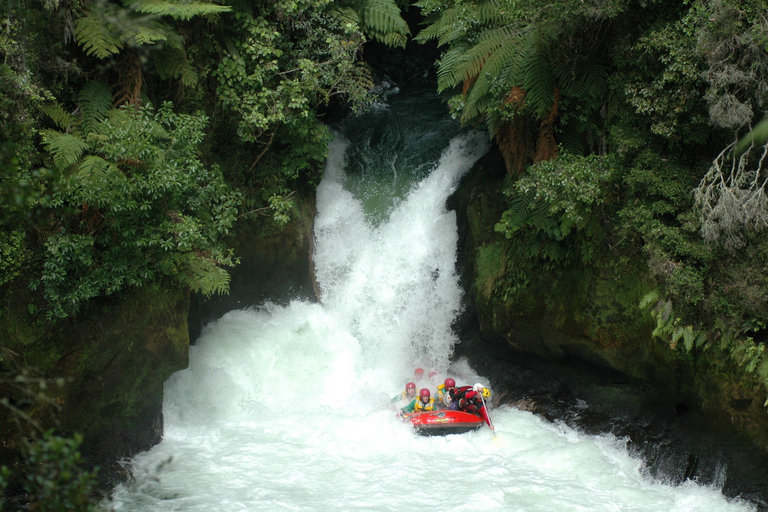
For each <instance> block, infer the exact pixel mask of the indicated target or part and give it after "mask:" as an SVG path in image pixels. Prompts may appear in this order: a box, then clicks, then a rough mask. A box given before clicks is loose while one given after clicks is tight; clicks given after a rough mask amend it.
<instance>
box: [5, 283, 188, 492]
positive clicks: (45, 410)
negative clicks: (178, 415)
mask: <svg viewBox="0 0 768 512" xmlns="http://www.w3.org/2000/svg"><path fill="white" fill-rule="evenodd" d="M11 297H13V298H14V299H15V300H13V301H10V300H9V301H8V302H7V303H6V304H7V308H6V310H5V311H4V313H5V314H4V315H3V318H2V324H1V325H2V331H3V332H5V333H6V336H7V339H8V342H9V343H8V347H7V348H8V351H7V352H6V354H4V355H5V357H4V361H3V370H4V371H5V372H6V375H13V374H14V373H15V372H16V371H17V369H22V368H24V367H28V368H31V369H32V371H31V373H30V374H29V376H30V377H31V378H33V379H35V378H46V379H49V383H50V382H55V381H56V380H61V381H62V382H63V384H62V385H50V384H49V385H48V386H46V388H45V389H39V388H38V387H37V385H35V384H32V385H30V386H28V387H27V389H28V390H32V391H37V390H39V391H40V393H41V394H44V395H45V396H46V397H47V398H48V401H46V400H40V399H38V400H35V401H30V400H28V399H27V397H25V395H24V393H23V391H22V390H21V388H19V387H14V386H10V385H9V383H8V382H5V384H4V387H5V389H4V390H3V391H4V393H3V394H4V395H6V393H7V395H6V396H9V397H10V398H11V401H12V402H13V403H16V404H17V405H18V407H19V408H20V409H22V410H23V411H24V412H25V413H26V414H28V415H29V417H30V418H31V419H33V420H34V421H35V422H36V423H37V424H38V425H39V427H40V428H41V429H42V430H47V429H50V428H55V429H56V430H57V432H60V433H62V434H64V435H71V434H72V433H74V432H79V433H82V434H83V436H84V442H83V445H82V447H81V451H82V452H83V455H84V457H85V458H86V460H87V461H88V462H89V463H90V464H94V465H98V466H100V467H101V472H100V474H101V477H102V479H103V480H104V481H113V480H115V479H117V478H119V477H120V472H121V467H120V466H119V464H118V461H119V460H120V459H121V458H123V457H127V456H131V455H133V454H135V453H136V452H138V451H141V450H145V449H147V448H149V447H150V446H152V445H153V444H155V443H157V442H158V441H159V439H160V437H161V436H162V391H163V382H164V381H165V379H167V378H168V377H169V376H170V375H171V374H172V373H174V372H176V371H178V370H180V369H182V368H186V366H187V364H188V354H189V335H188V332H187V311H188V307H189V298H188V294H187V293H186V292H185V291H183V290H181V289H174V290H162V289H159V288H145V289H141V290H136V291H134V292H133V293H132V294H131V295H130V296H129V297H127V298H126V299H124V300H120V301H117V300H109V301H103V302H102V303H100V304H99V306H98V307H96V308H95V310H94V311H93V312H92V314H90V315H89V316H88V317H87V318H81V319H79V320H78V321H77V322H65V323H63V324H61V325H58V326H57V327H55V328H50V326H46V325H41V324H37V323H34V322H33V321H31V320H30V319H29V318H28V317H27V314H28V313H27V310H26V308H27V301H26V300H25V297H24V296H23V294H21V295H19V294H18V293H16V294H14V292H11V291H9V292H8V295H7V296H6V298H8V299H10V298H11ZM38 398H39V397H38ZM0 428H2V439H3V450H2V452H1V453H2V463H3V464H7V465H9V466H10V467H13V466H14V465H15V463H16V462H17V461H18V460H20V448H21V446H22V443H23V439H24V438H25V437H27V436H28V435H29V434H30V432H31V431H32V429H33V427H32V425H30V424H28V423H26V422H23V421H22V422H19V421H18V416H16V415H14V414H10V413H6V414H5V415H4V417H3V419H2V423H0Z"/></svg>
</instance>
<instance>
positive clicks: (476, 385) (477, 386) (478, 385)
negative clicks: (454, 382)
mask: <svg viewBox="0 0 768 512" xmlns="http://www.w3.org/2000/svg"><path fill="white" fill-rule="evenodd" d="M484 387H485V386H483V385H482V384H480V383H479V382H478V383H477V384H475V385H474V386H472V389H473V390H474V391H480V390H481V389H483V388H484Z"/></svg>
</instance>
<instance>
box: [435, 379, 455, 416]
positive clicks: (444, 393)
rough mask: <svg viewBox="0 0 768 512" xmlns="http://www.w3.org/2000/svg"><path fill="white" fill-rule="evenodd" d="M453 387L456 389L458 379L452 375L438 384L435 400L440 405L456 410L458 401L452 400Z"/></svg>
mask: <svg viewBox="0 0 768 512" xmlns="http://www.w3.org/2000/svg"><path fill="white" fill-rule="evenodd" d="M452 389H456V381H455V380H453V379H452V378H451V377H448V378H447V379H445V381H444V382H443V383H442V384H440V385H439V386H437V394H436V396H435V401H436V402H437V405H438V407H442V408H448V409H451V410H456V402H454V401H452V400H451V390H452Z"/></svg>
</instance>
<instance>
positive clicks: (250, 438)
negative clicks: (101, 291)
mask: <svg viewBox="0 0 768 512" xmlns="http://www.w3.org/2000/svg"><path fill="white" fill-rule="evenodd" d="M335 129H336V130H337V133H336V137H335V140H334V142H333V143H332V144H331V147H330V155H329V158H328V162H327V166H326V169H325V173H324V175H323V179H322V182H321V184H320V186H319V189H318V193H317V218H316V222H315V237H316V254H315V268H316V275H317V280H318V283H319V287H320V292H321V299H322V300H321V302H320V303H310V302H306V301H299V300H296V301H293V302H291V303H290V304H287V305H276V304H269V303H267V304H263V305H260V306H259V307H253V308H249V309H243V310H236V311H231V312H229V313H227V314H226V315H224V316H223V317H222V318H220V319H219V320H217V321H215V322H212V323H210V324H209V325H207V326H206V327H205V328H204V330H203V333H202V335H201V336H200V338H199V339H198V340H197V342H196V344H195V345H194V346H192V347H191V348H190V365H189V368H188V369H186V370H183V371H180V372H178V373H176V374H174V375H173V376H172V377H171V378H170V379H168V381H167V382H166V383H165V394H164V405H163V415H164V437H163V440H162V442H161V443H160V444H158V445H157V446H155V447H153V448H152V449H151V450H149V451H147V452H144V453H141V454H138V455H137V456H136V457H135V458H134V459H133V460H131V461H129V462H127V465H128V466H129V469H130V471H131V474H132V478H131V479H130V480H129V481H128V482H126V483H125V484H121V485H120V486H118V487H117V488H116V489H115V490H114V492H113V496H112V498H111V500H110V501H109V502H108V503H106V505H107V506H109V507H110V508H112V509H113V510H119V511H131V512H140V511H147V512H149V511H152V512H161V511H201V512H211V511H222V512H231V511H268V512H275V511H345V510H370V511H410V510H413V511H416V510H419V511H424V510H426V511H440V512H449V511H455V512H462V511H467V512H469V511H496V510H499V511H520V512H535V511H541V512H569V511H573V512H576V511H590V512H598V511H606V512H608V511H610V512H614V511H622V512H629V511H648V512H659V511H664V512H683V511H696V512H709V511H711V512H715V511H717V512H723V511H749V510H754V508H753V506H752V505H749V504H748V503H745V502H740V501H739V500H729V499H726V498H725V497H724V496H723V495H722V493H721V490H720V488H719V486H718V485H711V486H704V485H699V484H697V483H695V482H691V481H688V482H685V483H683V484H681V485H671V484H669V483H667V482H665V481H660V480H658V479H654V478H652V477H650V476H649V472H648V471H647V470H646V469H645V468H644V466H643V463H642V461H641V460H640V459H638V458H635V457H633V456H631V455H630V454H629V451H628V449H627V446H626V444H627V442H626V440H625V439H620V438H616V437H614V436H612V435H600V436H592V435H586V434H583V433H580V432H578V431H576V430H574V429H572V428H570V427H568V426H566V425H564V424H561V423H551V422H548V421H545V420H544V419H542V418H540V417H538V416H536V415H534V414H532V413H530V412H526V411H521V410H518V409H515V408H513V407H510V406H500V407H497V408H495V409H492V410H491V417H492V420H493V423H494V425H495V427H496V433H495V434H494V433H493V432H492V431H491V430H490V429H488V428H485V427H484V428H482V429H481V430H478V431H475V432H471V433H467V434H461V435H451V436H445V437H440V436H435V437H421V436H417V435H415V434H414V432H413V431H412V429H411V428H410V427H409V426H408V425H406V424H404V423H402V422H401V421H400V420H399V419H398V418H397V416H396V414H395V410H394V408H393V406H392V405H391V404H390V399H391V398H392V397H393V396H394V395H396V394H397V393H399V392H400V391H402V389H403V385H404V383H405V382H406V381H408V380H411V379H412V378H413V372H414V369H415V368H416V367H421V368H424V369H426V370H428V371H432V370H433V371H435V372H436V373H437V375H436V376H435V377H434V378H433V379H432V380H431V381H430V380H429V377H426V378H424V379H422V380H421V381H420V382H418V384H419V386H420V387H421V386H425V387H429V388H431V389H432V390H433V392H434V386H435V384H436V383H438V382H439V381H441V380H442V379H443V378H445V377H446V376H448V375H450V376H453V377H455V378H456V380H457V381H458V383H459V384H460V385H461V384H474V383H475V382H485V380H484V377H483V376H482V375H477V373H476V372H475V371H474V370H473V369H472V368H471V367H470V366H469V365H468V364H467V362H466V361H465V360H458V361H452V358H451V355H452V352H453V349H454V346H455V345H456V344H457V343H458V342H459V341H460V340H458V339H457V337H456V334H455V333H454V332H453V330H452V324H453V322H454V320H455V319H456V317H457V315H458V314H459V312H460V311H461V308H462V293H463V292H462V290H461V287H460V286H459V279H458V275H457V274H456V270H455V262H456V247H457V239H458V235H457V230H456V218H455V214H454V212H452V211H448V210H446V207H445V202H446V198H447V197H448V196H449V195H450V194H451V192H452V191H454V190H455V188H456V187H457V185H458V183H459V180H460V179H461V177H462V175H463V174H464V173H466V172H467V171H468V170H469V168H470V167H471V166H472V164H473V163H474V162H475V161H476V160H477V159H478V158H480V157H481V156H482V155H483V154H484V153H485V152H486V151H487V150H488V147H489V143H488V137H487V134H485V133H478V132H472V131H468V130H463V129H461V128H460V127H459V126H458V125H457V123H456V122H455V121H453V120H452V119H451V118H450V117H449V116H448V115H447V114H446V113H445V108H444V106H443V104H441V103H440V101H439V100H438V98H437V97H435V96H434V95H433V94H431V93H429V92H427V91H424V90H414V91H399V90H398V89H397V88H396V87H394V85H391V84H390V86H389V87H388V88H386V87H385V88H383V89H382V97H381V101H380V102H378V103H377V104H376V105H375V107H374V108H372V109H371V110H370V111H369V112H367V113H365V114H362V115H359V116H350V117H349V118H348V119H347V120H345V121H344V122H343V123H341V124H339V125H338V126H337V127H336V128H335Z"/></svg>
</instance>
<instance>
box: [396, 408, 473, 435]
mask: <svg viewBox="0 0 768 512" xmlns="http://www.w3.org/2000/svg"><path fill="white" fill-rule="evenodd" d="M403 418H404V419H405V420H406V421H410V422H411V425H413V428H414V429H415V430H416V433H418V434H420V435H422V436H444V435H446V434H463V433H464V432H469V431H471V430H477V429H478V428H480V427H482V426H483V420H482V418H480V416H478V415H477V414H471V413H468V412H464V411H451V410H442V411H430V412H419V413H416V414H405V415H403Z"/></svg>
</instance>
